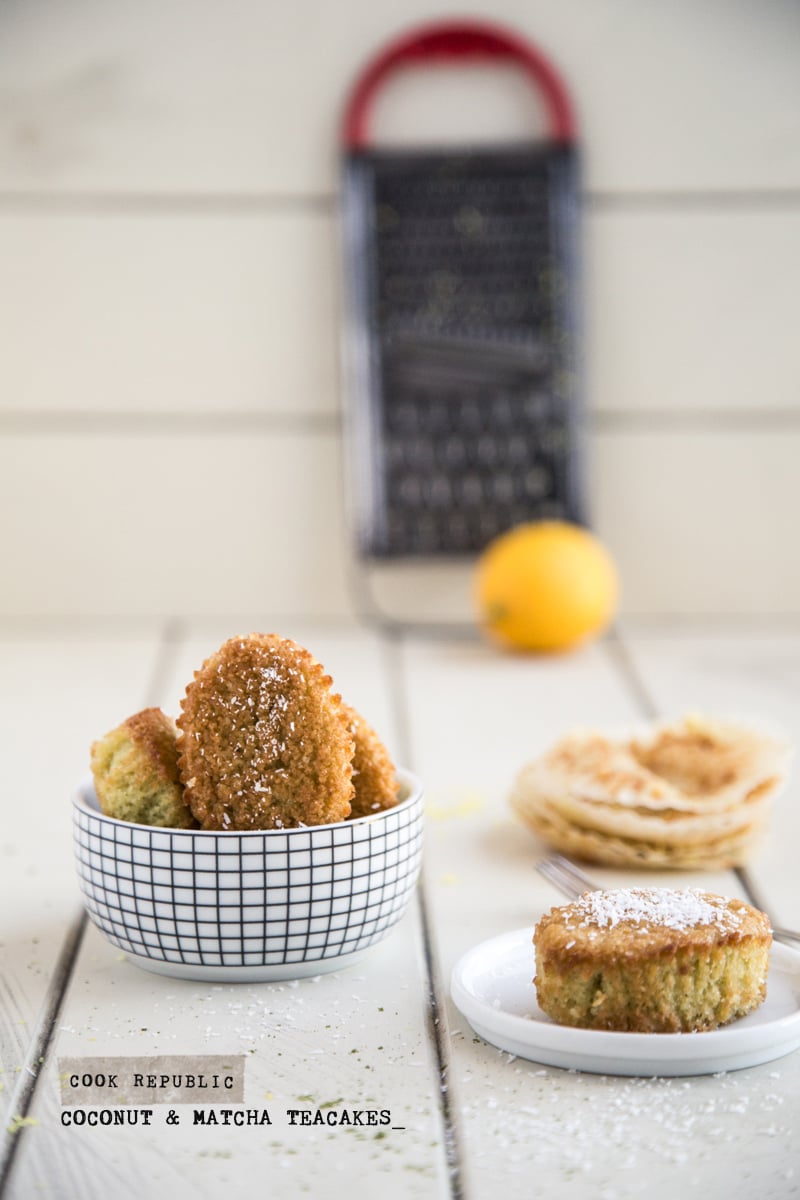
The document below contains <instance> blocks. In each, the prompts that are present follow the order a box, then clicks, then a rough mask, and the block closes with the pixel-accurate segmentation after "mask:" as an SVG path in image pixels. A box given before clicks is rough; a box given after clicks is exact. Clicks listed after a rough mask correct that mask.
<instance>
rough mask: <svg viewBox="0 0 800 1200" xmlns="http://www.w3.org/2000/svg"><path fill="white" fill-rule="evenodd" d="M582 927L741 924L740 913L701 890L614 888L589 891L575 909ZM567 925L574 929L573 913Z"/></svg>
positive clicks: (721, 926)
mask: <svg viewBox="0 0 800 1200" xmlns="http://www.w3.org/2000/svg"><path fill="white" fill-rule="evenodd" d="M571 908H572V912H573V913H574V917H575V918H576V923H577V925H578V926H583V927H585V926H587V925H597V926H600V927H601V928H609V929H613V928H614V927H615V926H616V925H619V924H627V925H638V926H641V927H643V928H644V927H653V926H658V927H660V928H663V929H674V930H684V929H695V928H698V927H700V926H704V925H714V926H716V927H717V928H719V929H723V930H733V929H737V928H738V927H739V925H740V924H741V918H740V914H739V913H738V912H737V911H735V910H733V909H731V908H729V907H727V906H726V903H725V902H724V901H723V902H722V903H720V902H719V901H718V898H717V897H712V896H709V894H708V893H706V892H701V891H700V890H699V889H697V888H686V889H681V890H680V891H678V890H677V889H674V888H611V889H609V890H607V891H595V892H586V893H585V894H584V895H583V896H581V898H580V899H579V900H577V901H576V902H575V904H574V905H572V906H571ZM566 924H567V925H568V926H573V916H572V914H571V915H570V917H569V918H568V919H567V921H566Z"/></svg>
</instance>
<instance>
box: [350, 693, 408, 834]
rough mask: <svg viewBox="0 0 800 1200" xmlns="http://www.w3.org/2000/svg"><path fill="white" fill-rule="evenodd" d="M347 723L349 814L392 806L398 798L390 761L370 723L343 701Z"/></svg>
mask: <svg viewBox="0 0 800 1200" xmlns="http://www.w3.org/2000/svg"><path fill="white" fill-rule="evenodd" d="M345 711H346V713H347V721H348V727H349V729H350V733H351V735H352V738H353V743H354V745H355V753H354V754H353V783H354V785H355V796H354V797H353V800H352V807H351V812H350V815H351V817H367V816H369V814H370V813H375V812H381V811H382V810H383V809H385V808H393V807H394V805H395V804H397V802H398V800H399V799H400V793H399V788H398V784H397V775H396V773H395V767H394V763H393V762H392V760H391V758H390V757H389V751H388V750H387V749H386V747H385V746H384V744H383V742H382V741H381V739H380V738H379V737H378V735H377V733H376V732H375V730H374V729H373V728H372V726H371V725H370V724H369V723H368V722H367V721H365V720H364V718H363V717H362V716H361V714H360V713H358V712H356V710H355V709H354V708H351V707H350V706H349V705H345Z"/></svg>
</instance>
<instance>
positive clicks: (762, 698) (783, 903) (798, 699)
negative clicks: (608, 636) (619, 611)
mask: <svg viewBox="0 0 800 1200" xmlns="http://www.w3.org/2000/svg"><path fill="white" fill-rule="evenodd" d="M625 644H626V646H627V648H628V651H629V653H630V655H631V658H632V661H633V663H634V665H635V668H636V670H637V671H638V673H639V675H640V677H641V679H642V681H643V683H644V686H645V688H646V689H647V691H648V693H649V694H650V696H651V697H652V700H653V703H654V704H655V705H656V706H657V707H658V709H659V710H661V711H662V712H664V713H666V714H669V715H676V716H677V715H679V714H680V713H682V712H687V711H696V712H703V713H705V712H708V713H711V714H717V715H719V716H723V717H724V716H728V717H731V718H734V719H739V720H742V721H745V722H748V721H749V722H752V723H753V724H754V725H756V726H757V727H758V726H762V727H764V728H766V729H774V730H775V731H776V732H777V733H779V735H780V736H782V737H784V738H785V739H786V740H787V741H788V742H789V743H790V745H792V746H793V747H796V745H797V730H798V729H799V728H800V696H798V690H797V681H798V679H800V632H798V631H797V629H794V628H791V627H790V628H788V629H785V630H784V631H783V632H777V631H775V630H770V629H769V627H766V626H764V627H761V628H755V629H753V628H752V627H747V626H745V627H739V628H736V627H731V626H729V625H725V623H722V624H721V625H719V626H718V627H717V628H713V627H710V626H708V625H697V624H695V625H689V626H688V627H687V626H686V625H685V624H683V625H680V626H677V627H676V626H670V625H664V624H662V625H660V626H659V625H657V624H656V625H653V624H649V625H648V624H639V623H636V624H632V625H630V626H629V627H627V629H626V633H625ZM799 788H800V783H798V778H797V764H796V762H795V764H794V769H793V774H792V775H791V776H790V779H789V783H788V785H787V787H786V788H785V789H784V790H783V792H782V794H781V795H780V796H779V797H778V798H777V799H776V801H775V805H774V808H773V812H772V815H771V818H770V822H769V829H768V832H767V835H766V837H765V838H764V841H763V842H762V844H761V845H760V846H759V848H758V850H757V852H756V853H755V854H754V856H753V859H752V862H751V863H750V864H749V870H750V873H751V874H752V877H753V881H754V883H755V884H756V886H757V888H758V891H759V892H760V894H761V895H762V896H763V897H764V899H765V901H766V903H767V905H768V906H769V908H770V910H771V912H772V915H773V919H774V920H775V921H776V922H777V923H779V924H782V925H788V926H791V927H793V928H797V929H800V895H799V894H798V888H797V882H796V870H795V863H796V849H797V845H798V841H799V840H800V804H798V795H799V793H798V789H799Z"/></svg>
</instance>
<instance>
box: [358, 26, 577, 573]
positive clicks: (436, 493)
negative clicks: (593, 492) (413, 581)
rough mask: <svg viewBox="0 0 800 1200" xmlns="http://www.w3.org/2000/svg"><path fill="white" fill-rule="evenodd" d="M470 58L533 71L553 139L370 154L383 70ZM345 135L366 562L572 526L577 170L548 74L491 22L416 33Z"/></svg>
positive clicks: (390, 56)
mask: <svg viewBox="0 0 800 1200" xmlns="http://www.w3.org/2000/svg"><path fill="white" fill-rule="evenodd" d="M472 60H475V61H479V62H481V61H482V62H484V63H485V62H487V61H488V62H490V63H506V62H512V63H514V64H515V65H517V66H519V68H520V69H522V70H523V71H525V72H526V73H527V76H528V78H529V79H530V81H531V82H532V84H533V85H534V86H535V87H536V88H537V89H538V90H539V91H540V93H541V96H542V98H543V100H544V102H545V105H546V110H547V114H548V120H549V126H550V128H549V133H548V136H547V137H546V139H539V140H531V141H530V142H519V143H510V144H497V145H489V146H485V145H481V146H477V147H469V146H460V145H454V146H447V147H437V148H435V149H428V148H425V149H424V150H423V149H418V150H417V149H412V150H406V149H402V150H395V149H387V148H383V149H381V148H380V147H375V146H372V145H371V144H370V136H369V115H370V108H371V105H372V102H373V101H374V99H375V95H376V93H377V91H378V90H379V88H380V87H381V85H382V84H383V83H384V81H385V80H386V78H387V76H389V75H390V74H391V73H392V72H394V71H395V70H397V69H398V68H402V67H403V66H405V65H407V64H413V65H416V66H418V65H419V64H420V63H425V64H431V65H432V66H442V65H446V64H447V63H448V62H454V61H455V62H459V63H461V62H464V61H472ZM343 142H344V147H343V157H344V164H343V166H344V179H343V225H344V249H345V276H346V285H347V291H348V295H347V316H346V321H347V325H346V334H347V343H348V346H347V348H348V351H349V353H348V367H349V374H348V379H347V386H346V394H347V403H346V421H347V432H348V435H349V436H348V443H349V451H350V470H349V475H350V482H351V485H352V486H351V500H352V504H351V510H352V519H353V527H354V534H355V543H356V551H357V558H358V560H359V562H360V563H361V564H362V565H368V564H370V563H372V564H377V563H398V564H399V563H403V562H408V563H413V562H416V563H417V564H424V563H426V562H428V563H434V562H438V563H442V562H448V561H456V560H466V561H469V560H470V559H471V558H474V556H475V555H476V554H477V553H479V552H480V551H481V550H482V549H483V548H484V547H485V546H486V544H487V543H488V542H489V541H490V540H491V539H492V538H493V537H495V536H496V535H497V534H499V533H501V532H502V531H503V530H505V529H508V528H510V527H511V526H513V525H516V524H518V523H520V522H522V521H529V520H534V519H539V518H564V519H568V520H573V521H580V520H581V519H582V516H583V512H582V497H581V474H582V472H581V469H580V454H579V436H578V435H579V422H580V406H579V396H578V378H577V371H576V357H577V355H576V341H577V302H576V296H577V262H576V258H577V241H578V162H577V149H576V144H575V130H574V121H573V117H572V111H571V105H570V103H569V99H568V96H567V94H566V91H565V89H564V87H563V85H562V83H561V82H560V80H559V78H558V76H557V74H556V73H555V71H554V70H553V68H552V66H551V65H550V64H549V62H548V61H547V60H546V59H545V58H544V56H543V55H542V54H541V53H540V52H539V51H538V50H537V49H535V48H534V47H533V46H531V45H530V44H529V43H528V42H526V41H523V40H522V39H520V38H519V37H518V36H516V35H515V34H512V33H509V32H507V31H505V30H500V29H497V28H495V27H494V26H487V25H484V24H473V23H468V24H464V23H462V22H459V23H456V24H452V23H446V24H439V25H435V26H427V27H425V28H424V29H422V30H417V31H415V32H413V33H411V34H410V35H408V36H405V37H403V38H401V39H399V40H398V41H396V42H393V43H392V44H390V45H389V46H388V48H386V49H385V50H384V51H383V52H382V53H381V54H379V56H378V57H377V58H376V59H374V60H373V61H372V62H371V63H370V64H369V65H368V66H367V68H366V69H365V70H364V71H363V73H362V74H361V76H360V78H359V79H358V80H357V82H356V84H355V87H354V88H353V91H352V93H351V96H350V100H349V103H348V105H347V108H346V113H345V119H344V129H343Z"/></svg>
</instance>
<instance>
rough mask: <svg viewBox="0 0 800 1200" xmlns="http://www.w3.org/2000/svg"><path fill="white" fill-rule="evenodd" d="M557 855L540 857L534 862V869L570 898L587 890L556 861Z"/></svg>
mask: <svg viewBox="0 0 800 1200" xmlns="http://www.w3.org/2000/svg"><path fill="white" fill-rule="evenodd" d="M559 857H560V856H559V855H550V857H549V858H542V859H539V861H538V862H537V863H536V864H535V866H536V870H537V871H538V872H539V874H540V875H543V876H544V877H545V879H548V880H549V881H550V883H552V884H554V885H555V886H556V887H557V888H558V889H559V891H561V892H563V893H564V894H565V895H567V896H569V897H571V898H572V899H575V898H577V897H578V896H581V895H583V893H584V892H585V891H586V890H587V889H586V887H585V886H584V885H583V883H578V882H576V880H575V879H574V878H573V877H572V875H571V874H570V872H569V871H568V870H566V869H565V868H564V866H563V865H562V864H561V863H560V862H558V858H559Z"/></svg>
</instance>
